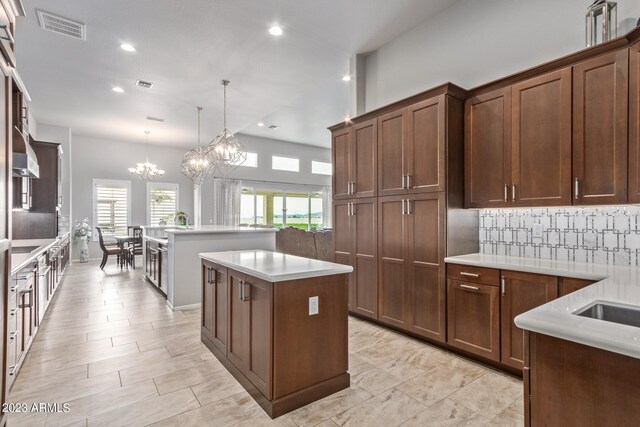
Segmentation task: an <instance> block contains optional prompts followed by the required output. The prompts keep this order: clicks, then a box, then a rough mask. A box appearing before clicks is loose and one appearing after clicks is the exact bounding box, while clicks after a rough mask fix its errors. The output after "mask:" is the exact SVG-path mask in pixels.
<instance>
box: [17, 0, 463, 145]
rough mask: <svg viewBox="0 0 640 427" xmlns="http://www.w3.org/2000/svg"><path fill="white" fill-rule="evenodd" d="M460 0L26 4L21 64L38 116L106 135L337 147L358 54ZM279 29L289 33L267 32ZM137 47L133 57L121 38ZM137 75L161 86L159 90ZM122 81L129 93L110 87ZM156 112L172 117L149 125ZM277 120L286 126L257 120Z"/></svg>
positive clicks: (68, 0)
mask: <svg viewBox="0 0 640 427" xmlns="http://www.w3.org/2000/svg"><path fill="white" fill-rule="evenodd" d="M454 1H455V0H430V1H425V0H180V1H176V0H108V1H105V0H56V1H51V0H23V3H24V6H25V9H26V11H27V17H26V18H19V21H18V24H17V31H16V32H17V35H16V43H17V46H18V47H17V61H18V71H19V72H20V74H21V76H22V79H23V81H24V82H25V85H26V87H27V89H28V91H29V93H30V95H31V97H32V98H33V101H32V104H31V111H32V112H33V115H34V117H35V118H36V121H37V122H39V123H47V124H55V125H61V126H69V127H71V128H72V129H73V132H74V134H78V135H85V136H93V137H98V138H108V139H118V140H129V141H140V142H142V141H144V133H143V131H144V130H145V129H150V130H151V131H152V133H151V143H155V144H166V145H173V146H184V147H187V146H192V145H194V144H195V141H196V110H195V107H196V106H197V105H200V106H202V107H204V111H203V125H202V128H203V138H202V139H203V142H208V141H209V140H211V139H212V138H213V137H214V136H215V135H216V134H217V133H218V132H219V131H220V130H221V129H222V88H221V86H220V85H219V81H220V80H221V79H223V78H225V79H229V80H231V84H230V86H229V88H228V104H229V120H228V121H229V123H228V127H229V128H230V130H231V131H233V132H243V133H247V134H251V135H257V136H264V137H269V138H275V139H281V140H285V141H291V142H298V143H303V144H310V145H317V146H323V147H328V146H329V145H330V138H329V133H328V131H327V130H326V127H327V126H329V125H332V124H335V123H337V122H339V121H340V120H342V119H343V118H344V117H345V115H346V114H347V112H348V108H349V84H351V83H345V82H343V81H342V79H341V78H342V76H343V75H344V74H347V73H348V72H349V58H350V57H351V56H352V55H353V54H355V53H361V52H368V51H371V50H375V49H376V48H378V47H379V46H381V45H382V44H384V43H386V42H388V41H390V40H392V39H394V38H396V37H398V36H399V35H401V34H403V33H405V32H406V31H408V30H409V29H411V28H413V27H414V26H416V25H417V24H419V23H420V22H422V21H424V20H425V19H427V18H429V17H431V16H433V15H435V14H437V13H439V12H440V11H442V10H444V9H445V8H446V7H448V6H450V5H451V4H452V3H454ZM35 9H42V10H45V11H47V12H51V13H54V14H57V15H61V16H63V17H66V18H69V19H73V20H76V21H80V22H82V23H84V24H86V26H87V40H86V41H81V40H76V39H73V38H70V37H66V36H62V35H59V34H55V33H52V32H48V31H44V30H42V29H41V28H40V27H39V25H38V20H37V16H36V12H35ZM273 23H278V24H279V25H281V26H282V27H283V28H284V30H285V33H284V35H283V36H281V37H277V38H276V37H273V36H271V35H269V34H268V32H267V28H268V27H269V26H270V25H271V24H273ZM123 42H128V43H131V44H133V45H134V46H135V47H136V49H137V52H135V53H128V52H125V51H123V50H121V49H120V47H119V46H120V44H121V43H123ZM138 79H142V80H148V81H151V82H154V83H155V86H154V87H153V88H152V89H151V90H147V89H143V88H139V87H136V86H135V81H136V80H138ZM113 86H121V87H123V88H124V89H125V91H126V92H125V93H123V94H116V93H114V92H112V90H111V88H112V87H113ZM147 116H155V117H161V118H164V119H166V121H165V122H164V123H156V122H150V121H148V120H146V117H147ZM258 121H263V122H264V123H265V124H266V125H267V126H268V125H270V124H276V125H279V126H281V128H280V129H278V130H270V129H267V128H266V126H265V128H260V127H258V126H257V122H258Z"/></svg>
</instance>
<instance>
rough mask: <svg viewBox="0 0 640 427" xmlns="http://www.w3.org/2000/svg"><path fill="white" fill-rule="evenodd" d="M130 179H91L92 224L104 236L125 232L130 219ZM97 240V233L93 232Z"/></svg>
mask: <svg viewBox="0 0 640 427" xmlns="http://www.w3.org/2000/svg"><path fill="white" fill-rule="evenodd" d="M130 194H131V181H115V180H105V179H94V180H93V224H94V226H95V227H100V228H101V229H102V234H103V236H105V237H108V236H115V235H117V234H127V225H129V221H130V219H131V199H130V196H129V195H130ZM93 239H94V240H98V233H94V234H93Z"/></svg>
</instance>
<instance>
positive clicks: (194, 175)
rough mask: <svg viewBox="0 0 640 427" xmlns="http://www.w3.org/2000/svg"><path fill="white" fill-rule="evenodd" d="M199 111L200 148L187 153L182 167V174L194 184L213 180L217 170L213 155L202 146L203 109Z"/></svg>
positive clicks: (200, 108)
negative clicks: (201, 125) (201, 118)
mask: <svg viewBox="0 0 640 427" xmlns="http://www.w3.org/2000/svg"><path fill="white" fill-rule="evenodd" d="M197 109H198V146H197V147H196V148H194V149H193V150H189V151H187V152H186V153H185V155H184V158H183V159H182V164H181V165H180V172H182V174H183V175H184V176H186V177H187V178H189V179H190V180H191V181H193V183H194V184H198V185H200V184H202V183H204V182H205V181H207V180H208V179H209V178H211V177H212V176H213V175H214V173H215V170H216V164H215V159H213V158H212V156H211V153H210V152H209V150H208V149H207V147H202V146H201V145H200V112H201V111H202V107H197Z"/></svg>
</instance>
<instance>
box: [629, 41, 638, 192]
mask: <svg viewBox="0 0 640 427" xmlns="http://www.w3.org/2000/svg"><path fill="white" fill-rule="evenodd" d="M629 203H640V42H638V43H636V44H634V45H633V46H631V48H630V49H629Z"/></svg>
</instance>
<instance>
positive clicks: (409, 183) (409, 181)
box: [405, 174, 411, 189]
mask: <svg viewBox="0 0 640 427" xmlns="http://www.w3.org/2000/svg"><path fill="white" fill-rule="evenodd" d="M405 183H406V184H407V189H409V188H411V175H409V174H407V178H406V179H405Z"/></svg>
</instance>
